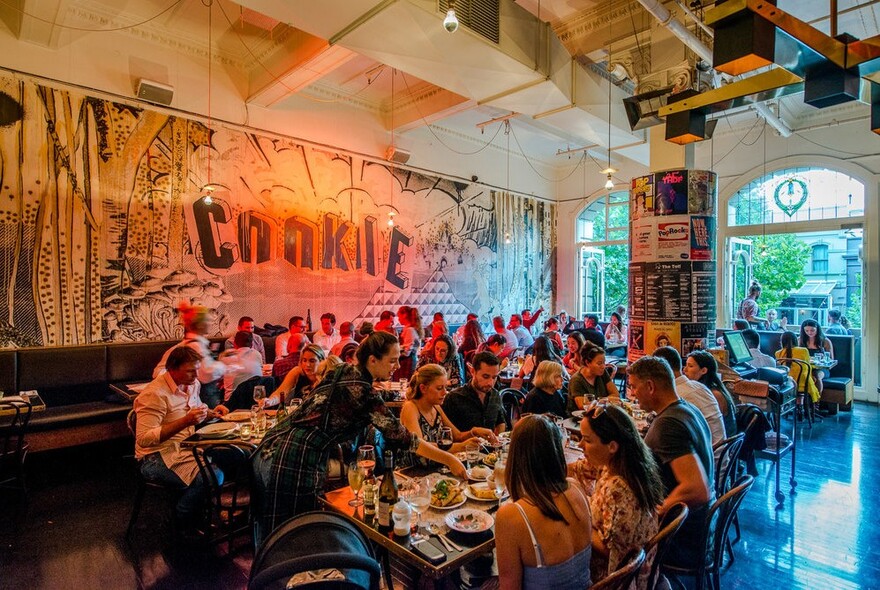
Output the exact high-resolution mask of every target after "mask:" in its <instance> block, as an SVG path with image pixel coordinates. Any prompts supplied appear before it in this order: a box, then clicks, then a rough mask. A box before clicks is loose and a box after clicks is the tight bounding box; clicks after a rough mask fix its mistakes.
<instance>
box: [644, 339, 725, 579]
mask: <svg viewBox="0 0 880 590" xmlns="http://www.w3.org/2000/svg"><path fill="white" fill-rule="evenodd" d="M629 392H630V393H631V395H632V397H633V398H634V399H636V400H637V401H638V402H639V406H640V407H641V408H642V409H643V410H646V411H648V412H656V414H657V417H656V418H654V421H653V422H651V425H650V426H649V427H648V433H647V435H646V436H645V444H646V445H648V448H649V449H651V452H652V453H653V454H654V458H655V459H656V461H657V465H658V466H659V468H660V480H661V481H662V482H663V488H664V492H665V495H666V498H665V499H664V500H663V503H662V504H661V505H660V507H659V509H658V513H659V515H660V516H661V517H662V516H663V515H664V514H665V513H666V512H667V511H668V510H669V509H670V508H671V507H672V506H673V505H675V504H677V503H678V502H684V503H685V504H687V506H688V509H689V512H688V517H687V519H686V520H685V521H684V524H683V525H682V528H681V529H680V530H679V531H678V534H676V535H675V537H674V538H673V539H672V542H671V545H670V547H669V552H668V553H667V556H666V562H665V563H667V564H669V565H674V566H679V567H687V568H696V567H697V566H698V565H699V564H701V563H702V562H703V561H704V560H705V559H706V554H705V550H706V544H705V542H704V538H705V536H704V532H705V527H706V516H707V514H708V511H709V506H710V505H711V504H712V502H713V501H714V500H715V488H714V484H713V482H714V481H715V460H714V457H713V455H712V435H711V434H710V432H709V425H708V424H707V423H706V419H705V418H703V415H702V414H700V412H699V410H697V409H696V408H695V407H694V406H692V405H691V404H689V403H688V402H686V401H685V400H683V399H681V398H680V397H678V394H677V393H676V390H675V377H674V376H673V374H672V369H671V368H670V367H669V363H667V362H666V361H665V360H664V359H662V358H658V357H654V356H644V357H642V358H640V359H638V360H637V361H636V362H634V363H633V364H632V365H630V367H629Z"/></svg>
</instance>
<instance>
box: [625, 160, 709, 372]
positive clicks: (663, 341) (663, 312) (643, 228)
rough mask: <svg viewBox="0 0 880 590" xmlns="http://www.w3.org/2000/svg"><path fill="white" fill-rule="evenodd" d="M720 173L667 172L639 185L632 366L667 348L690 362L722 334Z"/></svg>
mask: <svg viewBox="0 0 880 590" xmlns="http://www.w3.org/2000/svg"><path fill="white" fill-rule="evenodd" d="M715 203H716V174H715V173H714V172H710V171H707V170H666V171H663V172H655V173H651V174H649V175H646V176H640V177H638V178H634V179H633V180H632V189H631V190H630V222H629V230H630V231H629V239H630V243H629V252H630V264H629V309H628V315H629V343H628V344H629V348H628V356H629V361H630V362H632V361H634V360H636V359H638V358H639V357H641V356H644V355H645V354H650V353H651V352H652V351H653V350H654V349H655V348H657V347H659V346H666V345H669V346H673V347H675V348H676V349H678V350H679V351H680V352H681V354H682V356H686V355H687V354H688V353H689V352H691V351H692V350H695V349H697V348H703V349H705V348H708V347H709V340H708V338H709V334H710V333H713V332H714V330H715V316H716V302H715V281H716V272H715V265H716V256H715V219H716V212H715Z"/></svg>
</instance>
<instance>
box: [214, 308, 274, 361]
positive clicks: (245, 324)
mask: <svg viewBox="0 0 880 590" xmlns="http://www.w3.org/2000/svg"><path fill="white" fill-rule="evenodd" d="M254 327H255V324H254V318H251V317H248V316H244V317H243V318H241V319H240V320H238V332H241V331H242V330H244V331H245V332H250V333H251V334H253V336H254V344H253V345H252V346H251V347H250V348H253V349H254V350H256V351H257V352H259V353H260V356H261V357H262V359H263V362H264V363H265V362H266V345H265V344H263V339H262V338H261V337H260V335H259V334H254ZM234 340H235V334H233V335H232V336H230V337H229V338H227V339H226V342H224V343H223V350H232V349H233V348H235V342H234Z"/></svg>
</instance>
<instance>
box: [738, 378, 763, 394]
mask: <svg viewBox="0 0 880 590" xmlns="http://www.w3.org/2000/svg"><path fill="white" fill-rule="evenodd" d="M731 389H732V391H733V393H735V394H736V395H742V396H745V397H768V396H769V395H770V383H769V382H768V381H763V380H761V379H754V380H748V379H740V380H739V381H737V382H735V383H734V384H733V386H732V388H731Z"/></svg>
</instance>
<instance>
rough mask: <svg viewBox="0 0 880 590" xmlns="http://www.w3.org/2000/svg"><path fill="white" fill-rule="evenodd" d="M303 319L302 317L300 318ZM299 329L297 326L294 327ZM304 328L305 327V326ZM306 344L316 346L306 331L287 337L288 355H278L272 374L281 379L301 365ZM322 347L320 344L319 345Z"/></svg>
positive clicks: (273, 364)
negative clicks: (310, 340)
mask: <svg viewBox="0 0 880 590" xmlns="http://www.w3.org/2000/svg"><path fill="white" fill-rule="evenodd" d="M300 319H302V318H300ZM294 329H297V328H294ZM303 329H304V328H303ZM306 346H314V345H313V344H312V343H311V342H309V339H308V337H306V335H305V334H304V333H293V334H291V335H290V338H288V339H287V355H286V356H283V357H277V358H276V359H275V362H274V363H272V376H273V377H274V378H275V379H278V381H281V380H282V379H284V378H285V377H287V374H288V373H289V372H290V371H292V370H293V369H294V368H296V367H298V366H299V361H300V356H301V355H302V351H303V350H305V348H306ZM318 348H320V346H319V347H318ZM322 350H323V349H322Z"/></svg>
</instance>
